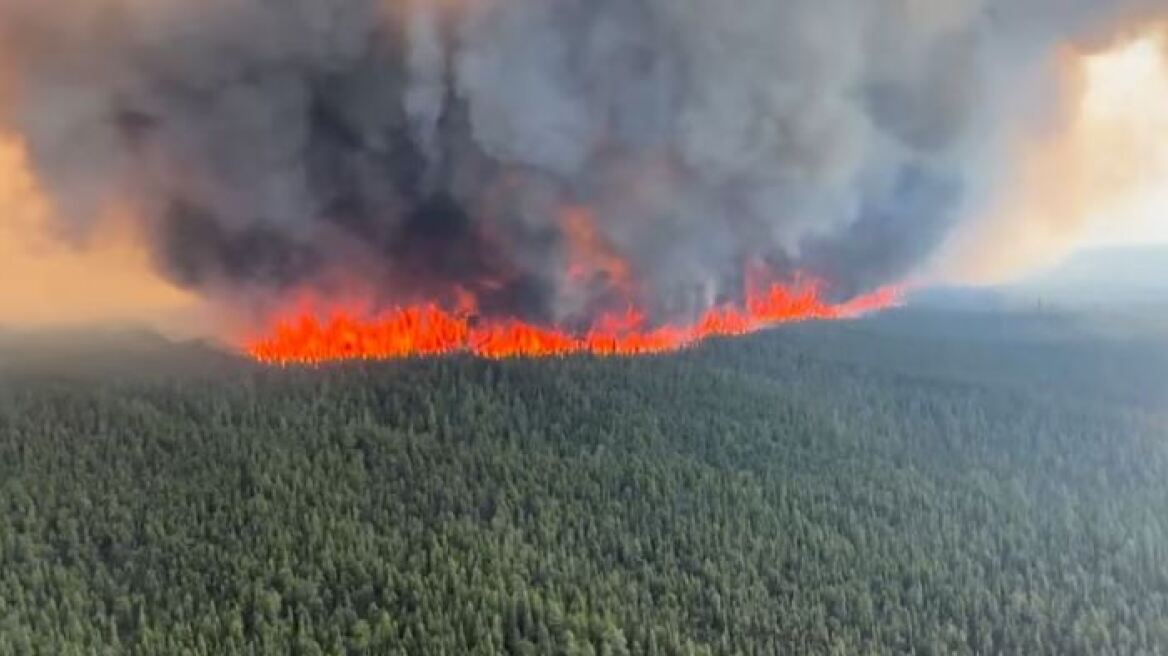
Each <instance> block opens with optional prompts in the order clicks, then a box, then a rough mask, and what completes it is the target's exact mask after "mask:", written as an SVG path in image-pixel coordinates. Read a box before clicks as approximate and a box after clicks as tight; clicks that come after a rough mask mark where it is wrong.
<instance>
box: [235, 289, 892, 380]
mask: <svg viewBox="0 0 1168 656" xmlns="http://www.w3.org/2000/svg"><path fill="white" fill-rule="evenodd" d="M759 287H762V289H748V290H747V299H746V303H745V304H744V306H742V307H739V306H732V305H727V306H721V307H716V308H713V309H711V310H709V311H707V312H706V313H705V314H704V315H703V316H702V317H701V318H700V319H699V320H698V321H696V322H694V323H692V324H690V325H664V326H657V327H654V326H651V325H649V324H648V322H647V320H646V318H645V316H644V314H642V313H641V312H639V311H637V310H636V309H630V310H628V311H627V312H625V313H610V314H606V315H602V316H601V317H600V318H599V319H598V320H597V321H596V322H595V323H594V325H593V326H592V328H591V329H590V330H587V331H584V332H581V333H573V332H571V331H568V330H565V329H562V328H557V327H545V326H538V325H533V324H530V323H526V322H523V321H520V320H517V319H502V320H494V319H485V320H476V318H475V317H473V315H472V314H471V313H470V312H468V311H467V310H466V308H465V307H464V308H463V309H462V310H445V309H443V308H441V307H439V306H437V305H434V304H425V305H415V306H410V307H404V308H398V309H394V310H389V311H386V312H382V313H380V314H376V315H367V314H364V313H362V312H360V311H359V310H356V309H354V308H352V307H335V308H333V309H332V311H331V312H330V313H328V314H327V318H326V319H323V320H321V319H319V318H318V316H317V315H316V314H315V313H313V312H311V311H310V310H308V309H305V308H299V309H297V310H296V311H294V312H291V313H289V314H287V315H285V316H283V317H282V318H280V319H278V320H276V321H275V322H274V323H273V325H272V326H271V327H270V330H269V331H268V332H267V334H266V335H264V336H262V337H258V338H256V339H253V340H250V341H249V342H248V343H247V344H246V345H245V350H246V352H247V353H248V354H249V355H251V356H252V357H253V358H255V359H256V360H259V361H261V362H266V363H271V364H319V363H323V362H328V361H335V360H353V359H369V360H388V359H397V358H407V357H418V356H434V355H444V354H451V353H471V354H474V355H476V356H479V357H484V358H492V359H501V358H514V357H549V356H566V355H573V354H591V355H597V356H634V355H648V354H655V353H666V352H671V351H677V350H680V349H685V348H688V347H690V346H693V345H695V344H697V343H699V342H701V341H702V340H705V339H707V338H710V337H717V336H727V335H744V334H747V333H752V332H755V331H758V330H761V329H764V328H767V327H769V326H774V325H777V324H782V323H791V322H797V321H809V320H833V319H849V318H855V317H859V316H861V315H864V314H866V313H869V312H874V311H877V310H881V309H884V308H888V307H892V306H895V305H898V304H899V303H900V299H901V290H900V289H897V288H885V289H880V290H878V291H876V292H873V293H871V294H867V295H864V296H860V297H857V298H854V299H852V300H850V301H848V302H845V303H841V304H832V303H829V302H826V301H824V300H823V297H822V295H821V289H822V285H821V284H819V283H818V282H814V281H805V280H802V281H798V282H796V283H794V284H791V285H782V284H771V285H769V286H759ZM464 306H465V303H464Z"/></svg>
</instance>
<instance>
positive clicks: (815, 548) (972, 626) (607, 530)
mask: <svg viewBox="0 0 1168 656" xmlns="http://www.w3.org/2000/svg"><path fill="white" fill-rule="evenodd" d="M18 341H19V340H16V338H12V337H9V338H7V341H6V344H0V363H2V364H0V372H2V373H0V654H91V653H100V654H106V653H108V654H115V653H117V654H120V653H132V654H179V653H189V654H255V653H264V654H268V653H270V654H289V653H291V654H448V655H455V654H572V655H585V654H594V655H598V656H599V655H619V654H637V655H640V654H646V655H665V654H710V655H713V654H773V653H809V654H820V653H838V654H854V653H906V654H907V653H915V654H965V653H968V654H975V653H980V654H994V653H1017V654H1136V653H1143V654H1164V653H1168V513H1165V512H1164V511H1165V509H1166V508H1168V442H1166V439H1168V435H1166V433H1168V430H1166V428H1168V380H1166V378H1168V377H1165V375H1164V372H1166V371H1168V339H1164V338H1162V337H1143V338H1132V337H1130V336H1128V337H1124V338H1123V339H1118V338H1107V337H1104V336H1100V335H1099V334H1097V333H1096V332H1092V331H1086V330H1080V329H1078V328H1076V327H1075V326H1074V324H1073V323H1072V322H1070V321H1068V320H1067V319H1066V318H1065V317H1056V316H1046V315H1042V314H1033V315H1018V314H1014V315H1008V316H1007V315H1003V314H994V315H990V314H985V315H981V314H976V313H965V312H924V311H905V312H901V313H894V314H892V315H888V316H885V317H881V318H878V319H875V320H871V321H865V322H860V323H854V324H838V325H818V324H808V325H803V326H794V327H790V328H787V329H783V330H778V331H773V332H770V333H766V334H762V335H758V336H756V337H752V338H749V339H743V340H729V341H718V342H713V343H709V344H706V345H704V346H702V347H701V348H698V349H695V350H692V351H689V352H686V353H682V354H678V355H672V356H665V357H654V358H640V359H609V360H604V359H593V358H588V357H578V358H567V359H551V360H536V361H523V360H518V361H503V362H491V361H482V360H476V359H471V358H466V357H451V358H441V359H434V360H418V361H403V362H393V363H358V364H350V365H342V366H332V367H325V368H315V369H295V368H293V369H265V368H260V367H257V366H254V365H251V364H247V363H243V362H237V361H235V360H234V359H232V358H231V357H229V356H225V355H222V354H215V353H212V352H210V351H208V350H205V349H203V348H202V347H199V346H194V345H187V346H184V347H177V346H176V347H169V348H163V347H159V346H157V345H156V346H155V347H150V348H148V349H146V350H147V351H148V352H147V354H146V355H142V354H140V353H138V354H135V353H134V349H132V348H124V349H122V350H118V349H117V348H113V347H112V346H111V344H110V343H106V344H104V346H103V348H101V349H99V350H98V352H96V353H92V354H91V355H90V356H89V357H86V358H84V359H83V362H82V363H81V364H78V362H79V361H81V360H82V358H81V357H80V356H79V355H68V356H65V355H62V352H61V351H55V352H56V354H57V357H55V358H51V359H50V360H52V362H48V361H47V360H46V359H45V358H44V357H40V356H38V355H37V352H38V349H36V348H28V347H25V348H17V347H16V346H15V344H16V342H18ZM131 341H133V340H131ZM0 342H5V340H0ZM41 346H42V348H41V349H40V352H42V353H44V352H54V349H53V348H51V347H50V346H46V345H45V344H42V345H41ZM18 351H19V353H18ZM135 358H137V359H135ZM168 358H170V359H169V360H168ZM46 362H48V364H46ZM147 364H149V365H150V366H146V365H147ZM50 365H51V366H50Z"/></svg>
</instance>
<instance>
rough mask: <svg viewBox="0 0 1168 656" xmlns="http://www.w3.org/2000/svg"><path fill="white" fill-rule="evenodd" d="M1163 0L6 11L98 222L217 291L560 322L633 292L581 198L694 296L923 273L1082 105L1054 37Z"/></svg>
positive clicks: (67, 201)
mask: <svg viewBox="0 0 1168 656" xmlns="http://www.w3.org/2000/svg"><path fill="white" fill-rule="evenodd" d="M1159 4H1161V3H1159V2H1154V1H1153V0H1147V1H1146V2H1140V1H1138V0H1128V1H1125V2H1119V1H1114V0H1113V1H1110V2H1097V1H1095V0H1025V1H1024V2H1019V1H1018V0H71V1H69V2H64V3H51V4H46V3H44V2H42V1H41V0H3V2H2V4H0V87H2V88H0V99H2V102H3V105H4V106H3V107H2V108H0V116H2V118H0V121H2V123H0V131H8V132H12V133H14V134H16V135H18V136H19V137H20V139H21V140H22V141H23V143H24V144H25V147H26V148H27V149H28V154H29V158H30V160H31V162H32V166H33V168H34V170H35V172H36V175H37V177H38V179H39V180H40V183H41V185H42V186H43V188H44V189H45V190H46V193H48V194H49V196H50V197H51V199H52V200H53V202H54V205H55V207H56V213H57V214H59V215H60V216H61V217H62V220H65V221H70V222H71V224H70V225H71V226H72V228H73V229H74V230H76V231H77V232H78V233H82V234H83V233H84V232H85V231H86V227H87V225H89V223H90V222H91V221H93V220H95V217H98V216H101V215H102V214H103V213H105V212H107V211H108V210H109V208H110V207H119V208H123V209H128V210H129V212H130V213H131V214H133V215H134V216H136V217H138V220H139V221H140V222H141V224H142V225H141V227H142V231H143V232H144V234H145V235H146V236H147V238H148V240H149V242H150V244H151V245H152V251H153V254H154V258H155V260H156V263H157V266H158V267H159V268H160V270H161V271H163V272H164V273H165V275H166V276H167V277H169V278H170V279H171V280H173V281H175V282H177V283H179V284H181V285H183V286H186V287H189V288H193V289H198V290H200V291H203V292H205V293H207V294H209V295H212V296H218V297H222V298H225V299H240V298H247V299H255V298H262V297H265V296H266V295H269V294H271V293H272V292H277V293H280V292H284V291H286V290H289V289H300V288H306V287H307V288H313V289H317V290H318V291H322V292H325V293H328V292H329V290H333V289H339V288H343V287H346V286H351V285H353V284H359V285H361V286H362V287H363V288H365V289H367V290H368V293H370V294H373V295H376V296H378V297H379V298H380V299H381V302H386V303H389V302H398V301H401V300H405V299H411V298H415V297H427V296H430V295H433V294H439V293H444V291H446V290H449V289H450V288H452V287H453V286H458V287H459V288H462V289H465V290H467V291H470V292H472V293H474V294H475V295H476V297H478V299H479V301H480V304H481V305H482V307H483V309H484V310H485V311H488V312H490V311H496V310H497V311H507V312H517V311H518V312H522V313H523V314H525V315H527V316H533V317H538V318H546V319H554V320H564V319H565V318H571V317H573V316H579V315H581V314H582V313H586V312H588V311H589V308H590V307H591V306H593V305H595V304H596V303H600V302H603V301H604V298H603V297H604V295H605V294H607V293H610V290H611V288H612V284H610V283H611V282H612V281H611V280H610V279H608V278H610V277H611V276H612V275H613V271H611V270H610V268H608V267H604V266H599V267H593V269H594V270H592V271H591V274H592V275H590V276H583V277H581V276H579V275H573V271H574V270H575V269H574V267H573V259H574V258H578V256H579V252H578V251H579V250H580V244H573V243H572V238H571V235H572V234H573V232H578V231H574V230H571V229H566V227H565V222H566V221H567V222H569V223H570V222H571V221H572V219H571V217H572V216H579V212H584V213H585V214H586V216H587V221H588V222H590V225H589V226H588V227H587V229H588V230H589V231H594V232H595V233H596V234H591V236H590V238H589V240H588V241H589V244H588V245H587V246H588V249H590V250H591V251H596V250H597V249H600V250H603V251H605V253H610V254H614V256H615V255H619V257H620V259H621V261H622V262H625V263H627V266H628V267H629V268H631V270H632V277H633V278H634V279H635V280H636V285H637V290H636V294H637V295H638V297H639V298H640V300H641V301H642V302H644V303H646V304H648V305H649V307H651V308H652V310H653V311H654V312H658V313H675V314H681V313H692V312H694V311H695V310H696V309H698V308H700V307H703V306H705V305H708V304H710V303H712V302H715V301H716V300H718V299H719V298H725V297H726V296H728V295H733V294H735V293H737V290H740V289H741V288H742V284H743V283H742V275H743V270H744V264H745V263H749V262H764V263H766V265H767V266H768V267H770V268H771V269H772V270H774V271H777V272H779V273H780V274H782V273H788V272H794V271H803V272H808V273H811V274H814V275H816V276H820V277H822V278H824V279H826V280H828V281H830V282H831V283H832V285H833V290H835V292H836V293H838V294H840V295H846V294H851V293H855V292H859V291H863V290H866V289H870V288H872V287H874V286H877V285H880V284H884V283H887V282H892V281H897V280H900V279H903V278H904V277H905V276H908V275H910V274H912V273H913V272H914V271H915V270H916V268H917V267H918V266H920V265H921V264H922V262H923V261H924V260H925V259H926V258H927V257H928V256H929V255H930V254H931V253H932V252H934V250H935V249H936V247H937V246H938V245H939V244H940V243H941V242H942V241H943V240H944V239H945V238H946V236H947V235H948V234H950V232H951V230H952V229H953V227H954V224H955V222H956V221H958V220H959V219H960V218H962V217H964V216H966V215H967V214H968V212H967V209H968V207H969V206H970V205H971V204H974V203H976V202H978V199H979V198H980V197H982V196H983V195H984V194H985V193H986V191H987V190H986V187H987V185H989V184H990V183H989V180H991V179H992V177H993V176H992V173H993V172H994V168H995V161H996V160H997V159H998V157H999V155H1000V152H999V149H1001V148H1003V147H1004V144H1005V143H1006V142H1007V141H1008V140H1010V139H1013V138H1015V137H1016V135H1017V134H1018V133H1019V132H1020V131H1025V130H1027V129H1029V127H1030V126H1032V125H1035V124H1040V123H1041V122H1042V121H1043V116H1044V113H1045V112H1048V111H1050V110H1051V109H1052V108H1053V107H1054V106H1055V105H1057V102H1055V100H1054V98H1053V94H1056V93H1057V88H1056V85H1055V84H1053V83H1052V82H1051V81H1050V80H1048V79H1047V78H1046V74H1047V73H1049V71H1048V70H1047V69H1046V68H1044V67H1045V66H1046V64H1047V63H1048V62H1049V55H1050V53H1051V52H1052V50H1053V49H1054V48H1055V47H1056V46H1058V45H1060V44H1067V43H1082V44H1093V43H1099V42H1104V41H1106V40H1107V39H1109V38H1111V37H1112V36H1114V35H1116V34H1117V33H1119V32H1120V31H1122V30H1123V29H1125V28H1126V26H1129V25H1131V24H1133V23H1135V22H1138V21H1142V20H1144V19H1145V18H1146V17H1147V16H1148V15H1150V14H1151V13H1152V12H1154V11H1156V10H1157V9H1158V6H1157V5H1159ZM580 208H584V209H583V210H581V209H580ZM565 217H569V218H567V219H566V218H565ZM594 254H595V253H594ZM593 259H594V260H595V259H596V258H593ZM600 260H604V258H600ZM586 273H587V272H586ZM598 277H599V278H600V279H599V280H598ZM354 281H358V282H357V283H354Z"/></svg>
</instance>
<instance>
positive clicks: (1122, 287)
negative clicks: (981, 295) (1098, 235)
mask: <svg viewBox="0 0 1168 656" xmlns="http://www.w3.org/2000/svg"><path fill="white" fill-rule="evenodd" d="M1006 291H1007V293H1008V294H1009V295H1010V296H1013V297H1024V296H1030V297H1033V298H1035V299H1038V300H1046V301H1049V302H1052V303H1058V304H1060V305H1076V306H1115V305H1131V304H1168V246H1145V247H1113V248H1103V249H1095V250H1090V251H1084V252H1082V253H1079V254H1077V255H1074V256H1072V257H1071V258H1070V259H1068V260H1066V261H1065V262H1063V263H1062V264H1060V265H1059V266H1057V267H1055V268H1052V269H1049V270H1047V271H1043V272H1041V273H1039V274H1037V275H1034V276H1032V277H1030V278H1029V279H1027V280H1024V281H1021V282H1019V283H1017V284H1015V285H1011V286H1010V287H1008V288H1007V290H1006Z"/></svg>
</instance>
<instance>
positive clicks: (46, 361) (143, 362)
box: [0, 328, 240, 378]
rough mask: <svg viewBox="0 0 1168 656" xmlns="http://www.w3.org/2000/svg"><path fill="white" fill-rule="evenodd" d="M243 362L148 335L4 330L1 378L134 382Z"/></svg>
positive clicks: (203, 345) (203, 346)
mask: <svg viewBox="0 0 1168 656" xmlns="http://www.w3.org/2000/svg"><path fill="white" fill-rule="evenodd" d="M239 364H240V358H238V357H236V356H235V355H233V354H231V353H229V352H227V351H226V350H224V349H221V348H219V347H216V346H214V345H212V344H209V343H207V342H203V341H198V340H190V341H174V340H170V339H167V338H166V337H163V336H161V335H159V334H158V333H156V332H153V331H149V330H144V329H139V330H135V329H118V328H100V329H89V330H82V329H68V330H49V331H34V332H25V331H16V330H5V329H0V374H3V373H24V374H38V375H48V376H55V377H70V378H76V377H82V378H89V377H95V376H96V377H107V376H117V377H126V376H130V377H134V376H154V375H167V374H174V373H180V372H181V373H189V374H195V375H198V374H211V373H215V372H218V371H222V370H224V369H225V368H228V367H237V366H239Z"/></svg>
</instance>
